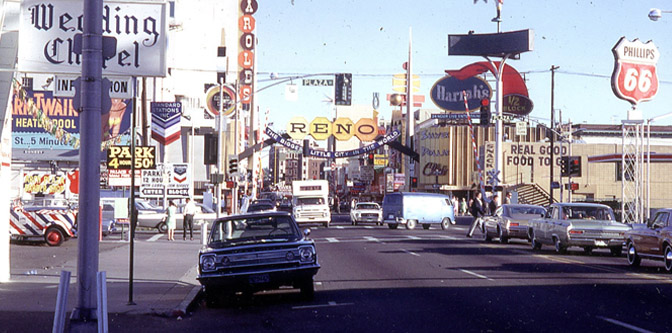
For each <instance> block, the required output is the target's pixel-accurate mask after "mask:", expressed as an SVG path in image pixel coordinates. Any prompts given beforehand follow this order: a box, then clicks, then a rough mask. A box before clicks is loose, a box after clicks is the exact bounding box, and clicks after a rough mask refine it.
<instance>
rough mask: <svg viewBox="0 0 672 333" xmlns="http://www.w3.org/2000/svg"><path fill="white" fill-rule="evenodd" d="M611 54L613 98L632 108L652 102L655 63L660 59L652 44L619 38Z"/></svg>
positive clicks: (655, 75)
mask: <svg viewBox="0 0 672 333" xmlns="http://www.w3.org/2000/svg"><path fill="white" fill-rule="evenodd" d="M611 51H612V52H613V53H614V58H615V59H616V63H615V65H614V73H613V74H612V75H611V88H612V90H613V91H614V94H616V96H617V97H618V98H620V99H624V100H627V101H629V102H630V103H632V104H633V105H635V104H637V103H639V102H643V101H648V100H650V99H652V98H653V96H655V95H656V93H657V92H658V75H657V74H656V63H657V62H658V58H659V57H660V53H658V48H656V46H655V45H654V44H653V42H652V41H648V42H646V43H642V42H641V41H640V40H639V39H635V40H634V41H632V42H631V41H628V40H627V39H626V38H625V37H621V39H620V40H619V41H618V43H616V45H615V46H614V48H613V49H611Z"/></svg>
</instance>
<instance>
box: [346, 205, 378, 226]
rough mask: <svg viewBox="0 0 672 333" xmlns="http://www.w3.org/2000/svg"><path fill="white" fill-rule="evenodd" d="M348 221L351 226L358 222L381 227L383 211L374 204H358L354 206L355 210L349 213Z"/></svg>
mask: <svg viewBox="0 0 672 333" xmlns="http://www.w3.org/2000/svg"><path fill="white" fill-rule="evenodd" d="M350 221H352V225H357V223H360V222H369V223H375V224H376V225H383V210H382V208H380V205H378V204H377V203H375V202H359V203H357V204H356V205H355V209H353V210H352V211H350Z"/></svg>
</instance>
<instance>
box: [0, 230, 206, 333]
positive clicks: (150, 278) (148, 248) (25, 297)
mask: <svg viewBox="0 0 672 333" xmlns="http://www.w3.org/2000/svg"><path fill="white" fill-rule="evenodd" d="M71 241H72V240H71ZM104 242H117V241H107V240H106V241H104ZM119 244H120V245H121V246H118V247H115V248H112V249H111V250H108V251H104V252H101V253H100V254H99V270H100V271H105V272H106V275H107V297H108V299H107V309H108V314H127V315H128V314H131V315H136V314H137V315H143V314H151V315H158V316H166V317H178V316H182V315H184V314H185V313H186V311H187V307H188V306H189V303H191V302H192V301H193V300H194V299H195V297H196V295H197V294H198V291H199V290H200V284H199V282H198V281H197V280H196V275H197V263H198V250H199V248H200V246H201V245H200V242H199V241H198V240H196V239H195V240H193V241H182V240H181V239H180V240H176V241H174V242H168V241H166V239H165V237H163V238H161V239H159V240H157V241H146V240H145V241H136V242H135V246H134V253H135V255H134V258H135V259H134V261H135V262H134V277H133V302H134V303H135V304H134V305H129V304H128V303H129V282H128V281H129V273H128V272H129V243H128V242H120V243H119ZM72 257H73V258H72V259H69V260H68V261H67V262H66V263H65V264H63V265H62V266H61V267H49V268H46V269H40V270H36V271H34V272H24V271H18V270H16V271H15V269H14V267H12V269H11V277H10V279H11V280H10V282H8V283H0V313H5V314H7V313H24V312H27V313H36V312H49V313H51V316H52V317H53V313H54V311H55V306H56V298H57V293H58V284H59V278H60V273H61V271H62V270H66V271H70V272H71V274H72V277H71V281H70V288H69V294H68V303H67V304H68V305H67V308H66V310H67V311H68V315H69V312H71V311H72V310H73V309H74V308H75V306H76V305H77V297H78V292H79V291H78V285H77V276H76V275H77V255H76V253H75V254H73V256H72ZM12 266H14V265H12ZM93 292H94V293H95V289H94V291H93ZM42 315H44V314H42ZM1 317H2V319H3V324H2V325H0V326H5V325H6V324H10V323H8V322H6V321H5V320H6V318H5V317H7V316H6V315H5V316H1ZM16 324H18V323H11V325H7V326H5V327H17V326H16Z"/></svg>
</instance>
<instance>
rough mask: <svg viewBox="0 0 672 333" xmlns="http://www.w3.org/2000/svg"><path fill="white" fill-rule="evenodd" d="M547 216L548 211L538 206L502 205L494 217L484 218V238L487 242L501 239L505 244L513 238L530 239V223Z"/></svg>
mask: <svg viewBox="0 0 672 333" xmlns="http://www.w3.org/2000/svg"><path fill="white" fill-rule="evenodd" d="M545 214H546V209H545V208H544V207H541V206H537V205H519V204H504V205H501V206H500V207H499V208H497V210H496V211H495V214H494V215H493V216H484V217H483V238H484V239H485V241H486V242H489V241H490V240H491V239H492V238H499V242H500V243H503V244H505V243H508V242H509V239H511V238H522V239H530V237H529V233H528V229H529V221H530V220H531V219H535V218H540V217H542V216H544V215H545Z"/></svg>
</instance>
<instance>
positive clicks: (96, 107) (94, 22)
mask: <svg viewBox="0 0 672 333" xmlns="http://www.w3.org/2000/svg"><path fill="white" fill-rule="evenodd" d="M83 13H84V15H83V16H84V24H83V25H84V26H83V34H82V79H81V89H82V91H81V92H82V93H81V98H82V100H81V105H82V112H81V113H80V115H79V116H80V117H79V118H80V123H79V124H80V140H81V141H80V142H81V146H80V149H79V160H80V170H79V174H80V179H82V181H81V182H80V183H79V222H78V243H77V250H78V256H77V285H78V295H77V296H78V297H77V305H76V307H75V309H74V310H73V312H72V317H71V319H72V321H74V322H78V323H81V324H83V325H88V323H94V322H95V315H96V314H95V312H96V311H95V309H96V294H95V289H96V288H95V286H96V272H98V250H99V247H98V245H99V244H98V219H99V215H98V214H99V207H100V187H99V186H100V185H99V183H98V181H97V180H96V179H98V178H99V177H100V154H101V153H100V144H101V126H100V123H101V102H102V101H101V100H102V98H101V97H102V72H103V40H102V26H103V25H102V22H103V17H102V14H103V1H102V0H90V1H84V10H83Z"/></svg>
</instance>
